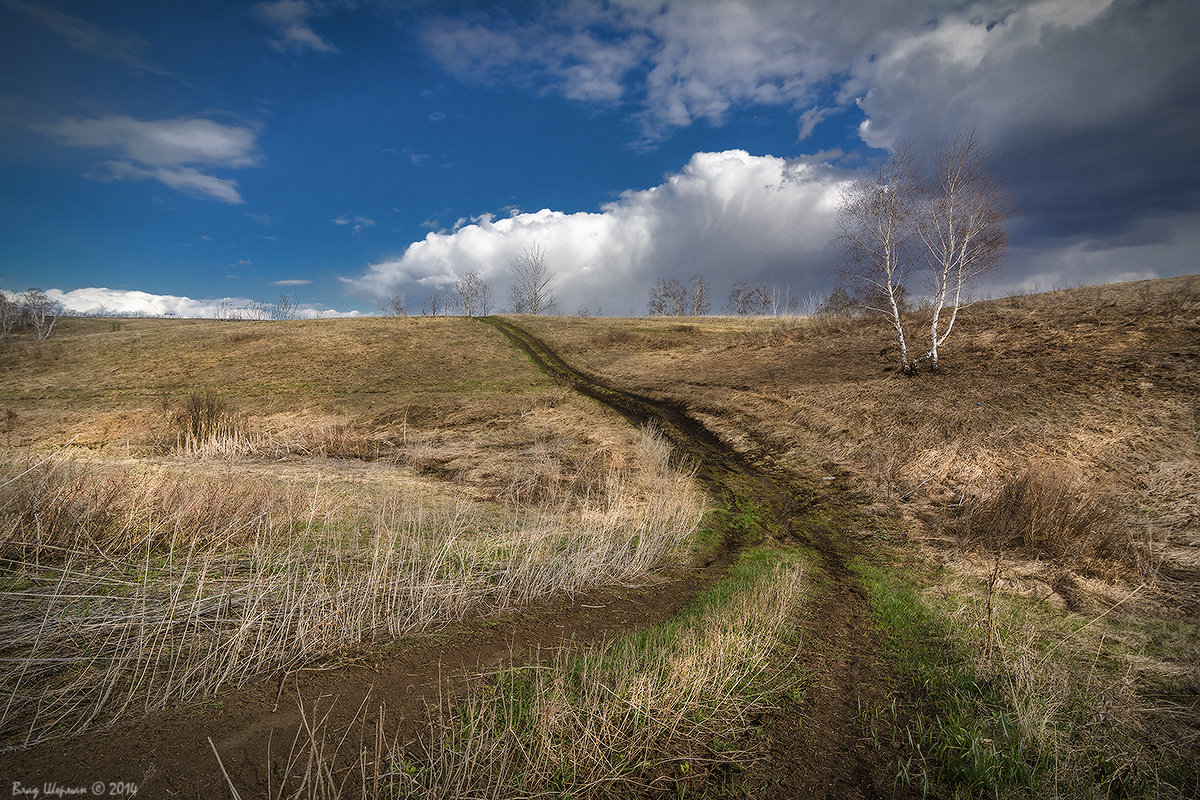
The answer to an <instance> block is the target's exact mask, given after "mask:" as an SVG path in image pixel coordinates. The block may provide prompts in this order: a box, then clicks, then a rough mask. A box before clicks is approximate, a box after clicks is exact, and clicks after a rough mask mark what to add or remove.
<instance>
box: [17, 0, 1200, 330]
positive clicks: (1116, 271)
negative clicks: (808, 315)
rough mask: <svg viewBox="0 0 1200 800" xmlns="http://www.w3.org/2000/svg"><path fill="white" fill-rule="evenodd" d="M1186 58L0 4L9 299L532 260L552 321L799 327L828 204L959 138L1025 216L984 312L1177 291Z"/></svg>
mask: <svg viewBox="0 0 1200 800" xmlns="http://www.w3.org/2000/svg"><path fill="white" fill-rule="evenodd" d="M1198 37H1200V3H1197V2H1195V0H1136V1H1135V0H1041V1H1040V2H1019V1H1017V0H982V1H981V2H970V3H960V2H906V1H905V0H894V1H892V2H863V1H862V0H859V1H858V2H854V0H811V1H809V0H774V1H773V0H745V1H744V2H729V1H726V0H658V1H656V2H645V1H644V0H566V1H565V2H513V3H486V2H434V1H433V0H428V1H427V2H420V0H403V1H401V0H395V1H394V2H387V1H386V0H358V1H357V2H355V1H354V0H266V2H240V3H235V2H220V0H210V1H208V2H204V3H182V2H165V3H164V2H162V1H161V0H152V1H151V0H147V1H146V2H132V1H129V2H123V1H122V0H111V2H104V3H95V2H88V1H87V0H46V1H43V0H0V290H7V291H10V292H14V291H21V290H24V289H26V288H29V287H34V286H36V287H39V288H42V289H44V290H46V291H47V292H48V294H49V295H50V296H51V297H52V298H53V299H57V300H60V301H62V302H63V303H64V305H65V306H67V307H68V308H70V309H72V310H75V311H79V312H93V313H105V312H107V313H150V314H166V313H171V314H177V315H180V316H212V315H213V314H215V313H217V310H218V309H219V308H220V307H222V305H224V306H225V307H226V308H227V307H229V306H230V305H231V304H232V305H234V306H241V305H248V304H250V303H251V302H252V301H265V302H270V301H272V300H275V299H276V298H278V297H279V295H280V293H283V292H286V293H287V294H288V295H290V296H291V297H292V298H294V299H295V300H296V302H297V303H298V304H299V305H300V307H301V308H302V310H303V313H304V314H305V315H306V316H333V315H347V314H371V313H375V310H376V308H377V306H378V302H379V299H380V298H381V297H386V296H390V295H392V294H396V295H400V296H403V297H404V298H405V300H406V301H407V302H408V304H409V307H410V308H412V309H413V311H414V312H416V311H417V310H418V309H419V308H420V305H421V303H422V300H423V299H424V298H425V297H426V296H427V295H428V294H429V293H430V292H431V291H433V290H435V289H443V290H444V289H447V288H449V287H451V286H452V285H453V283H454V281H455V280H457V279H458V278H460V277H461V276H463V275H465V274H466V273H468V272H476V273H478V274H479V275H480V276H482V277H483V278H485V279H487V280H488V281H489V283H490V284H491V285H492V288H493V293H494V294H495V296H496V297H497V298H499V300H500V301H501V302H500V304H501V306H502V305H503V301H504V299H505V298H506V297H507V287H508V285H509V283H510V282H511V281H510V273H509V271H508V265H509V264H510V262H511V261H512V260H513V258H514V257H515V256H517V255H519V254H520V253H522V252H523V251H524V250H525V249H526V248H529V247H532V246H535V245H536V246H538V247H540V248H541V249H542V250H543V251H544V253H545V258H546V263H547V266H548V267H549V268H550V269H552V270H554V271H555V272H556V273H557V277H556V284H557V289H558V296H559V309H560V310H561V311H562V312H563V313H576V312H580V311H583V310H585V309H586V310H587V311H588V312H590V313H603V314H618V315H635V314H643V313H645V310H646V299H647V293H648V290H649V288H650V286H652V285H653V284H654V282H655V280H656V279H657V278H660V277H661V278H667V279H669V278H679V279H681V280H687V279H688V278H689V277H690V276H692V275H696V274H698V275H701V276H703V277H704V278H705V279H706V280H707V281H708V283H709V284H710V285H711V286H712V289H713V295H714V299H715V303H714V305H715V306H716V307H717V309H719V308H720V307H721V306H722V305H723V303H724V299H725V297H726V295H727V293H728V291H729V287H730V286H731V285H732V284H733V283H735V282H737V281H741V280H746V281H749V282H750V283H751V284H758V283H768V284H772V285H775V286H779V287H787V289H788V291H790V292H791V293H792V295H793V296H796V297H798V298H802V299H803V298H806V297H808V296H810V295H819V294H821V293H824V292H827V291H828V290H829V289H830V288H831V287H832V286H833V285H834V283H835V276H834V274H833V272H834V270H835V269H836V267H837V265H838V253H837V250H836V247H835V244H834V240H833V237H834V233H835V217H836V212H837V207H838V200H839V196H840V193H841V192H842V190H843V188H844V187H845V186H846V185H847V184H848V182H850V181H852V180H853V179H854V177H855V176H856V175H858V174H860V173H861V172H862V171H863V170H868V169H870V168H871V167H872V166H873V165H877V164H878V163H879V162H880V161H881V160H883V159H886V158H887V157H888V155H889V153H890V152H892V151H893V150H894V149H895V148H897V147H899V146H907V147H910V148H912V150H913V151H914V152H916V153H917V154H919V155H923V156H925V157H931V156H932V154H933V152H934V151H935V149H936V148H938V147H939V146H944V145H945V144H946V143H947V142H948V141H950V140H951V139H953V137H954V136H955V135H956V134H958V133H961V132H965V131H974V132H976V134H977V135H978V136H979V137H980V138H981V139H983V140H984V141H985V142H986V143H987V144H988V146H989V148H990V151H991V153H992V160H991V162H990V165H991V170H992V174H993V175H994V176H995V177H996V179H997V180H999V181H1000V182H1001V184H1002V185H1003V186H1004V187H1005V189H1006V190H1007V191H1008V192H1009V193H1010V194H1011V195H1012V198H1013V203H1014V206H1015V208H1016V209H1017V212H1018V213H1017V215H1016V216H1015V217H1013V218H1012V220H1011V221H1010V223H1009V233H1010V241H1009V253H1008V258H1007V261H1006V263H1005V265H1004V266H1003V268H1002V269H1001V270H999V271H997V272H995V273H993V274H992V275H990V276H989V277H988V280H987V281H986V282H984V283H982V284H980V285H979V286H978V287H977V291H978V292H979V293H980V294H984V295H987V294H992V295H999V294H1004V293H1007V292H1011V291H1016V290H1029V289H1051V288H1057V287H1066V286H1075V285H1081V284H1092V283H1103V282H1111V281H1118V280H1136V279H1142V278H1152V277H1165V276H1169V275H1178V274H1188V273H1194V272H1197V271H1200V267H1198V264H1197V260H1198V258H1197V255H1196V254H1197V253H1200V147H1198V144H1200V47H1197V46H1196V44H1195V42H1196V41H1197V38H1198ZM914 288H915V289H916V290H917V291H918V293H919V291H920V287H919V286H917V287H914ZM223 301H224V302H223Z"/></svg>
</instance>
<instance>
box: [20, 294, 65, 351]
mask: <svg viewBox="0 0 1200 800" xmlns="http://www.w3.org/2000/svg"><path fill="white" fill-rule="evenodd" d="M21 305H22V306H23V307H24V311H25V318H26V319H27V320H29V325H30V327H32V328H33V335H34V336H35V337H37V340H38V341H39V342H44V341H46V340H47V339H49V338H50V334H51V333H53V332H54V325H55V324H56V323H57V322H58V318H59V316H60V315H61V314H62V306H60V305H59V304H58V303H56V302H54V301H53V300H51V299H50V298H49V297H47V296H46V293H45V292H43V291H42V290H41V289H29V290H27V291H26V292H25V294H24V295H23V296H22V297H21Z"/></svg>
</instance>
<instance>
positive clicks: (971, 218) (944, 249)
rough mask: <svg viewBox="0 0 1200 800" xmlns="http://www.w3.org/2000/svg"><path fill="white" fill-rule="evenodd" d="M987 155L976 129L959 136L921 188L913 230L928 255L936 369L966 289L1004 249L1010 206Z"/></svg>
mask: <svg viewBox="0 0 1200 800" xmlns="http://www.w3.org/2000/svg"><path fill="white" fill-rule="evenodd" d="M986 158H987V151H986V148H985V147H983V146H982V145H981V144H980V142H979V140H978V138H977V137H976V135H975V134H974V133H970V134H965V135H960V136H958V137H957V138H955V140H954V141H953V142H951V143H950V145H949V146H948V147H946V148H944V149H942V150H940V151H939V152H938V153H937V158H936V162H937V164H936V168H935V172H934V175H933V179H932V181H930V183H929V184H927V185H926V186H925V187H923V189H924V191H923V192H922V194H923V202H922V203H921V206H920V209H919V212H918V213H917V215H916V232H917V238H918V239H919V240H920V243H921V246H922V250H923V252H924V255H925V256H926V258H927V259H928V268H929V273H930V290H931V300H932V318H931V320H930V332H929V350H928V352H926V354H925V355H924V356H922V357H921V358H920V359H918V361H920V360H925V359H928V360H929V362H930V367H931V368H932V369H937V367H938V351H939V349H940V348H941V346H942V345H943V344H944V343H945V342H946V339H947V338H948V337H949V336H950V332H951V331H953V330H954V323H955V321H956V320H957V319H958V312H959V310H960V309H961V308H963V304H964V300H965V299H966V298H965V296H964V291H965V289H966V287H967V286H968V285H969V284H970V283H971V282H972V281H973V280H975V279H976V278H977V277H979V275H981V274H982V273H984V272H987V271H989V270H992V269H995V268H996V267H998V266H999V265H1000V263H1001V262H1002V261H1003V260H1004V256H1005V254H1006V252H1007V250H1008V233H1007V231H1006V230H1005V228H1004V223H1005V221H1006V220H1007V219H1008V217H1009V216H1011V215H1012V204H1011V202H1010V201H1009V199H1008V196H1007V195H1006V194H1005V193H1004V192H1003V191H1001V189H1000V187H999V186H998V185H997V184H996V182H995V181H994V180H993V179H992V178H991V176H989V175H988V174H987V172H986V171H985V169H984V163H985V161H986Z"/></svg>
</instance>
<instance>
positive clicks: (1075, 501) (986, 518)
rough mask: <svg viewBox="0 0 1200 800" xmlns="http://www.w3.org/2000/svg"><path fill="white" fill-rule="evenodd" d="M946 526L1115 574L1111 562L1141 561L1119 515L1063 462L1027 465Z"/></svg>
mask: <svg viewBox="0 0 1200 800" xmlns="http://www.w3.org/2000/svg"><path fill="white" fill-rule="evenodd" d="M948 527H949V528H950V530H952V531H954V532H955V533H956V534H957V535H958V536H959V537H961V538H962V540H963V541H965V542H967V543H969V544H972V545H975V546H978V547H980V548H982V549H985V550H987V551H990V552H1001V551H1006V550H1007V551H1016V552H1018V553H1021V554H1023V555H1025V556H1027V557H1033V558H1045V559H1049V560H1051V561H1053V562H1055V563H1057V564H1061V565H1063V566H1065V567H1068V568H1075V569H1079V570H1081V571H1085V572H1100V573H1103V574H1111V567H1113V566H1117V567H1121V566H1125V567H1130V566H1134V565H1135V562H1136V560H1137V552H1136V551H1135V550H1134V547H1133V537H1132V536H1131V534H1130V531H1129V528H1128V527H1127V526H1126V524H1125V523H1124V520H1123V519H1122V518H1121V515H1120V514H1119V513H1118V512H1117V511H1116V510H1115V509H1113V508H1112V507H1111V506H1109V505H1107V504H1105V503H1104V502H1103V501H1102V500H1100V499H1099V498H1098V497H1097V496H1096V494H1095V493H1094V492H1093V491H1090V490H1089V487H1088V486H1087V485H1086V484H1085V483H1084V481H1083V480H1082V479H1081V478H1080V477H1079V475H1078V474H1076V473H1073V472H1072V471H1070V470H1068V469H1067V468H1065V467H1063V466H1060V465H1051V464H1035V465H1029V466H1027V467H1026V468H1024V469H1023V470H1021V471H1020V472H1018V473H1016V474H1015V475H1011V476H1009V477H1008V478H1007V479H1005V480H1002V481H1001V482H1000V485H999V487H998V488H997V489H996V490H995V491H993V492H992V493H991V494H989V495H987V496H984V497H982V498H979V499H977V500H974V501H972V502H970V503H969V504H967V507H966V510H965V513H964V514H963V515H962V517H961V518H959V519H958V520H955V521H953V522H952V523H951V524H950V525H949V526H948ZM1106 567H1108V568H1107V569H1106Z"/></svg>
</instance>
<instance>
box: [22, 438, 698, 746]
mask: <svg viewBox="0 0 1200 800" xmlns="http://www.w3.org/2000/svg"><path fill="white" fill-rule="evenodd" d="M642 447H643V448H644V449H645V450H646V453H645V455H644V456H642V460H644V461H646V462H647V463H651V464H657V465H658V467H659V471H658V472H657V473H656V474H654V475H650V474H641V475H639V476H638V478H637V479H636V480H634V479H633V478H632V477H631V476H632V475H633V474H634V473H632V472H625V473H614V474H612V475H611V476H610V480H609V482H608V483H607V484H606V486H605V491H604V492H603V493H595V494H589V495H588V496H586V497H584V498H570V499H568V498H566V497H565V496H563V497H561V498H560V500H559V501H558V502H557V503H555V504H554V506H555V508H556V509H558V510H556V511H546V510H543V509H539V508H533V507H528V506H527V507H523V508H519V509H515V510H514V509H509V510H508V511H507V512H506V513H497V509H496V508H494V507H491V506H488V505H484V504H479V503H472V502H469V501H467V500H465V499H459V500H457V501H445V500H444V501H442V502H440V503H438V504H436V505H428V504H426V503H425V502H424V501H422V500H421V499H419V498H412V497H408V496H406V495H405V494H404V493H403V492H398V493H397V492H393V494H391V495H390V496H387V497H383V498H378V499H376V501H375V502H373V503H372V504H371V508H370V510H369V512H364V511H363V510H361V509H360V508H358V507H345V506H341V505H338V504H334V505H333V506H331V505H330V504H329V503H327V502H325V501H324V500H323V499H322V497H321V496H320V491H319V488H318V489H315V490H311V491H310V492H309V493H308V495H307V497H305V496H303V495H302V493H300V492H299V491H298V490H295V489H293V490H291V491H281V487H280V486H279V485H277V484H270V483H255V482H253V481H249V480H247V479H246V478H245V477H244V476H238V477H236V478H233V479H230V478H225V479H216V478H214V479H209V480H198V479H196V478H195V477H194V476H189V477H180V476H178V475H169V474H158V473H156V472H149V473H145V474H140V475H139V474H133V473H130V472H127V471H120V472H116V473H114V472H113V469H112V467H111V466H109V467H106V466H105V465H104V464H102V463H90V464H87V463H82V462H79V461H76V460H72V459H69V458H66V459H63V458H58V459H52V460H50V461H48V462H44V463H43V462H36V463H33V464H32V465H29V464H21V465H19V466H15V467H10V468H9V469H8V470H7V475H6V477H5V479H4V480H3V481H0V483H2V484H3V485H2V487H0V531H2V533H3V539H2V540H0V543H2V545H3V547H2V549H0V568H2V572H0V576H2V577H0V664H3V666H4V669H3V670H2V671H0V704H2V708H0V742H4V743H6V744H25V745H27V744H30V743H34V742H37V741H40V740H43V739H46V738H50V737H54V736H60V735H64V734H70V733H74V732H80V731H83V730H86V729H87V728H89V727H92V726H94V725H96V724H98V723H103V722H109V721H111V720H114V719H116V718H119V717H120V716H122V715H127V714H138V713H146V712H149V711H152V710H155V709H160V708H164V707H167V706H169V705H172V704H176V703H180V702H187V701H190V700H194V699H196V698H200V697H205V696H208V695H211V694H212V693H214V692H216V691H217V690H218V689H220V688H222V687H225V686H229V685H234V686H236V685H241V684H242V683H244V682H245V681H247V680H250V679H251V678H252V677H254V676H255V675H261V674H264V673H271V672H279V671H287V670H289V669H293V668H295V667H297V666H299V665H301V664H303V663H305V662H306V661H311V660H312V659H315V658H319V657H321V656H323V655H325V654H327V653H331V652H335V651H337V650H339V649H340V648H345V647H351V648H358V647H362V646H371V645H374V644H378V643H380V642H386V641H391V640H394V639H396V638H398V637H402V636H407V635H411V634H414V633H418V632H421V631H425V630H428V629H430V628H434V627H437V626H440V625H444V624H446V623H449V622H452V621H455V620H461V619H463V618H464V617H466V616H468V615H480V614H491V613H494V612H496V611H497V610H500V609H504V608H510V607H513V606H517V605H521V604H524V603H527V602H529V601H530V600H532V599H535V598H538V597H544V596H546V595H549V594H554V593H559V592H567V593H574V592H578V591H581V590H583V589H586V588H588V587H593V586H597V585H614V584H636V583H638V582H639V581H641V580H643V579H644V576H645V575H646V574H647V573H649V572H651V571H654V570H658V569H662V568H664V567H667V566H669V565H672V564H674V563H677V562H678V560H679V558H680V556H681V555H682V554H683V552H685V551H686V541H687V539H688V537H689V536H690V535H691V534H692V532H693V531H694V530H695V528H696V526H697V525H698V523H699V520H700V516H701V514H702V512H703V507H702V502H701V499H700V496H699V494H698V492H697V491H696V490H695V488H694V487H693V486H692V484H691V482H690V480H689V479H688V478H687V477H686V476H681V475H679V474H677V473H674V472H672V471H670V470H669V468H668V467H667V466H666V462H667V459H666V455H665V453H664V448H665V445H664V444H663V442H662V439H661V437H659V436H658V435H657V434H654V433H652V432H648V433H646V434H644V438H643V444H642Z"/></svg>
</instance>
